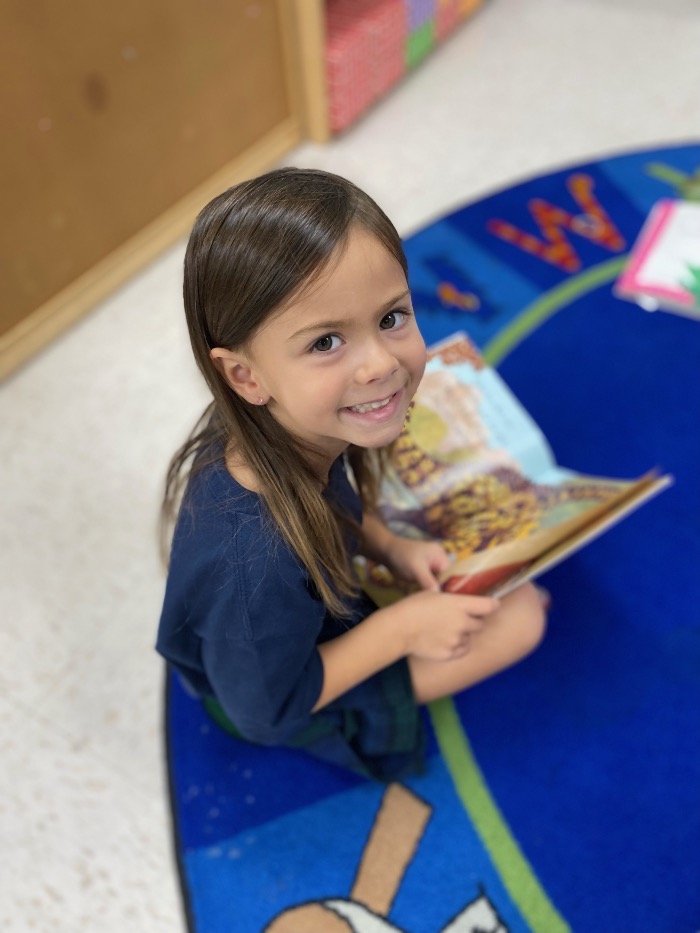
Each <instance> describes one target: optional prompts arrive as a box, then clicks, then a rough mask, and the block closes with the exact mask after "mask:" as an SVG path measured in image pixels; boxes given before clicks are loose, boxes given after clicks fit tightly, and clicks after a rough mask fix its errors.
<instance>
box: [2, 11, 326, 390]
mask: <svg viewBox="0 0 700 933" xmlns="http://www.w3.org/2000/svg"><path fill="white" fill-rule="evenodd" d="M300 4H301V7H302V8H303V7H304V6H306V7H307V9H313V8H312V7H309V5H308V3H305V2H304V0H292V2H290V0H148V2H146V3H144V2H142V0H120V2H119V3H94V2H91V0H74V2H73V3H71V4H65V3H36V2H27V0H0V16H1V18H2V22H3V29H2V31H0V62H2V65H1V66H0V67H2V71H3V80H2V85H1V89H0V109H1V112H2V122H3V130H4V132H3V146H2V148H1V149H0V168H1V171H2V175H1V177H2V191H3V198H2V201H3V209H2V215H1V217H0V256H1V257H2V259H1V262H2V272H1V274H0V374H7V373H8V372H10V371H12V370H13V369H14V368H16V367H17V366H18V365H19V364H20V363H21V362H22V361H23V360H24V359H26V358H27V357H28V356H29V355H31V353H33V352H34V351H35V350H37V349H38V348H39V347H41V346H43V345H44V344H45V343H46V342H47V341H48V340H49V339H51V337H53V336H54V335H55V334H57V333H58V332H59V331H61V330H62V329H64V328H65V327H66V326H67V325H68V324H69V323H71V322H72V321H73V320H75V319H76V318H77V317H79V316H80V315H81V314H83V313H84V312H85V311H87V310H89V308H90V307H91V306H93V305H94V304H95V302H96V301H98V300H99V299H101V298H102V297H104V295H106V294H107V292H108V291H109V290H110V289H112V288H113V287H115V286H116V285H117V284H119V283H120V282H122V281H123V280H124V279H125V278H126V277H127V276H128V275H130V274H131V273H133V272H134V271H136V270H137V269H138V268H139V267H140V266H142V265H143V264H144V263H145V262H147V261H149V260H151V259H152V258H154V257H155V256H156V255H157V254H158V252H159V251H161V250H162V249H163V248H164V247H165V246H167V245H169V244H170V243H172V242H174V241H175V240H176V239H177V238H178V237H179V236H181V235H183V234H184V233H185V232H186V231H187V230H188V228H189V226H190V225H191V223H192V220H193V218H194V216H195V214H196V212H197V211H198V210H199V208H200V207H201V206H202V205H203V204H204V203H205V202H206V200H208V199H209V198H210V197H213V196H214V194H216V193H218V192H219V191H220V190H222V189H223V188H225V187H226V186H227V185H229V184H233V183H235V182H236V181H238V180H240V179H242V178H244V177H249V176H250V175H254V174H256V173H258V172H260V171H263V170H264V169H265V168H266V167H268V166H269V165H270V164H272V163H273V162H274V161H275V160H277V159H279V158H280V157H281V156H282V155H283V154H284V153H285V152H287V151H288V150H289V149H291V148H293V147H294V146H295V145H297V143H298V142H299V141H300V139H301V136H302V119H301V97H300V92H299V86H298V76H299V74H300V70H301V69H300V63H299V59H298V40H297V38H296V36H297V29H296V26H295V13H296V8H297V7H298V6H300Z"/></svg>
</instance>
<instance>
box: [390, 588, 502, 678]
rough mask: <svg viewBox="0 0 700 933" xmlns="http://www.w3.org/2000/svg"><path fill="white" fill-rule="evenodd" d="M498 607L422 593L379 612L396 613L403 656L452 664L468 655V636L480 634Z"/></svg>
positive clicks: (487, 601) (481, 599)
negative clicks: (455, 659)
mask: <svg viewBox="0 0 700 933" xmlns="http://www.w3.org/2000/svg"><path fill="white" fill-rule="evenodd" d="M499 605H500V603H499V602H498V600H497V599H493V598H492V597H491V596H463V595H457V594H454V593H434V592H425V591H424V592H420V593H413V594H412V595H411V596H406V597H405V598H404V599H401V600H399V602H397V603H394V604H393V605H392V606H389V607H387V608H386V609H383V610H380V611H381V612H389V613H396V615H397V622H398V623H399V624H400V627H401V632H402V635H403V638H404V647H405V654H406V655H413V656H414V657H417V658H426V659H428V660H431V661H451V660H452V659H453V658H459V657H462V656H463V655H465V654H467V652H468V651H469V647H470V640H471V636H472V635H473V634H474V633H475V632H479V631H481V629H482V628H483V627H484V625H485V624H486V623H485V621H484V620H485V619H486V617H487V616H489V615H490V614H491V613H492V612H495V611H496V610H497V609H498V607H499Z"/></svg>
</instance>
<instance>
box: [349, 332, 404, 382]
mask: <svg viewBox="0 0 700 933" xmlns="http://www.w3.org/2000/svg"><path fill="white" fill-rule="evenodd" d="M398 368H399V361H398V360H397V359H396V357H395V356H394V355H393V354H392V353H390V352H389V351H388V350H387V348H386V346H385V345H384V344H383V343H382V341H381V340H373V341H370V342H369V343H368V344H367V345H366V346H365V347H363V352H362V357H361V359H360V362H359V364H358V366H357V371H356V378H357V381H358V382H360V383H367V382H380V381H383V380H385V379H388V378H389V377H390V376H393V375H394V373H395V372H396V371H397V369H398Z"/></svg>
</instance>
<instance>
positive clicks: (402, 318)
mask: <svg viewBox="0 0 700 933" xmlns="http://www.w3.org/2000/svg"><path fill="white" fill-rule="evenodd" d="M407 320H408V311H390V312H389V313H388V314H385V315H384V317H383V318H382V319H381V321H380V322H379V326H380V327H381V329H382V330H396V328H397V327H401V325H402V324H405V323H406V321H407Z"/></svg>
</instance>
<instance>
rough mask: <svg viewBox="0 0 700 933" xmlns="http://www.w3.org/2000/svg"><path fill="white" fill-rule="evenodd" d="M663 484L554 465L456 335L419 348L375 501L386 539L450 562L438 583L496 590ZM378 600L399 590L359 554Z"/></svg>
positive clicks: (493, 376) (650, 477)
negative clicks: (427, 546) (408, 404)
mask: <svg viewBox="0 0 700 933" xmlns="http://www.w3.org/2000/svg"><path fill="white" fill-rule="evenodd" d="M670 482H671V478H670V477H669V476H660V475H658V474H657V473H655V472H652V473H649V474H647V475H645V476H643V477H642V478H641V479H638V480H634V481H628V480H617V479H608V478H601V477H593V476H585V475H582V474H579V473H575V472H573V471H572V470H568V469H564V468H563V467H560V466H558V465H557V464H556V462H555V459H554V455H553V453H552V451H551V449H550V447H549V445H548V443H547V441H546V439H545V437H544V435H543V434H542V432H541V431H540V429H539V428H538V426H537V425H536V424H535V422H534V420H533V419H532V418H531V416H530V415H529V414H528V412H527V411H526V410H525V408H524V407H523V406H522V405H521V404H520V402H519V401H518V400H517V398H516V397H515V396H514V395H513V393H512V392H511V391H510V389H509V388H508V387H507V385H506V384H505V383H504V381H503V380H502V379H501V377H500V376H499V375H498V373H497V372H496V371H495V370H494V369H493V368H492V367H490V366H488V365H487V364H486V363H485V361H484V360H483V358H482V357H481V355H480V354H479V351H478V350H477V348H476V347H475V346H474V345H473V344H472V343H471V341H470V340H469V338H468V337H466V335H464V334H456V335H454V336H453V337H450V338H448V339H447V340H445V341H443V342H442V343H440V344H438V345H437V346H435V347H433V348H432V349H431V352H430V359H429V362H428V365H427V367H426V371H425V375H424V377H423V379H422V381H421V384H420V386H419V388H418V392H417V393H416V396H415V399H414V405H413V407H412V410H411V412H410V416H409V418H408V419H407V423H406V425H405V426H404V429H403V431H402V433H401V435H400V436H399V438H398V440H397V441H396V442H395V444H394V446H393V449H392V453H391V458H390V463H389V467H388V470H387V474H386V477H385V480H384V483H383V485H382V489H381V497H380V511H381V515H382V517H383V519H384V521H385V522H386V524H387V525H388V526H389V528H390V529H391V530H392V531H394V532H395V533H396V534H399V535H403V536H405V537H411V538H424V539H437V540H439V541H440V542H441V543H442V544H443V546H444V547H445V549H446V550H447V551H448V553H450V554H451V555H452V557H453V565H452V567H451V569H450V571H449V573H447V574H445V576H444V578H443V579H442V581H441V583H442V586H443V589H445V590H448V591H451V592H463V593H491V594H494V595H503V594H504V593H506V592H508V591H509V590H510V589H513V588H514V587H515V586H517V585H519V584H521V583H523V582H525V581H526V580H529V579H532V578H534V577H536V576H539V574H541V573H543V572H544V571H545V570H547V569H549V568H550V567H552V566H554V565H555V564H556V563H559V562H560V561H561V560H563V559H564V558H565V557H566V556H568V555H569V554H571V553H573V552H574V551H575V550H578V549H579V548H581V547H582V546H583V545H584V544H586V543H588V542H589V541H591V540H593V538H594V537H596V536H597V535H599V534H601V533H602V532H603V531H605V530H606V529H607V528H609V527H611V526H612V525H613V524H615V523H616V522H617V521H619V520H620V519H621V518H623V517H624V516H625V515H627V514H629V512H631V511H632V510H633V509H635V508H638V507H639V506H640V505H641V504H642V503H643V502H645V501H647V500H648V499H649V498H651V497H652V496H654V495H656V494H657V493H658V492H660V491H661V490H662V489H664V488H665V487H666V486H668V485H669V484H670ZM358 571H359V573H360V577H361V581H362V584H363V586H364V588H365V589H366V590H367V591H368V592H369V593H370V595H371V596H372V597H373V598H374V599H375V601H376V602H378V603H379V604H380V605H385V604H386V603H388V602H391V601H393V600H394V599H396V598H397V597H398V596H399V595H401V593H402V592H403V591H402V590H401V589H400V588H399V587H398V586H397V583H396V581H394V580H393V578H392V577H391V574H390V573H389V571H388V570H387V569H386V568H385V567H383V566H380V565H376V564H372V563H371V562H368V561H363V560H360V562H359V566H358Z"/></svg>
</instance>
